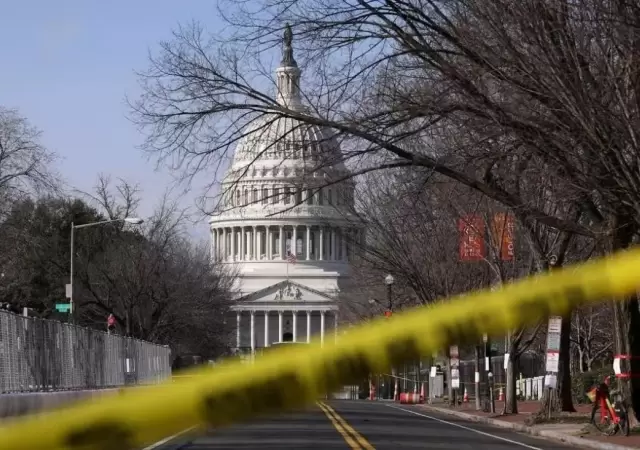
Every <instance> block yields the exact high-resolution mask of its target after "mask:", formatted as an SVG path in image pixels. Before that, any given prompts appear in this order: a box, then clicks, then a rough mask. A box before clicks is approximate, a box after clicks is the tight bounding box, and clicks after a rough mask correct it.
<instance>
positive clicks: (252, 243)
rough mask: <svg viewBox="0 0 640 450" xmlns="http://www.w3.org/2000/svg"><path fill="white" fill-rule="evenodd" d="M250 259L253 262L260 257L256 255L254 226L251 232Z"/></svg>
mask: <svg viewBox="0 0 640 450" xmlns="http://www.w3.org/2000/svg"><path fill="white" fill-rule="evenodd" d="M251 259H253V260H255V261H257V260H258V259H260V255H258V227H256V226H255V225H254V227H253V231H252V232H251Z"/></svg>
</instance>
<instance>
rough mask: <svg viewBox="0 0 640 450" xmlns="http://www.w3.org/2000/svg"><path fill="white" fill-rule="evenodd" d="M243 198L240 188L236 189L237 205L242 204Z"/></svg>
mask: <svg viewBox="0 0 640 450" xmlns="http://www.w3.org/2000/svg"><path fill="white" fill-rule="evenodd" d="M240 202H241V198H240V189H236V206H240V204H241V203H240Z"/></svg>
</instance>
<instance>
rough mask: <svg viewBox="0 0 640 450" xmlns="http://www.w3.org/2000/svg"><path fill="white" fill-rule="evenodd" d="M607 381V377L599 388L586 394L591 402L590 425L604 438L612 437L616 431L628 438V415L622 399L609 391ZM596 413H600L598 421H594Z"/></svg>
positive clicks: (619, 394)
mask: <svg viewBox="0 0 640 450" xmlns="http://www.w3.org/2000/svg"><path fill="white" fill-rule="evenodd" d="M609 380H610V378H609V377H607V378H605V380H604V382H603V383H601V384H600V386H596V387H594V388H593V389H591V390H590V391H589V392H588V393H587V396H588V397H589V399H590V400H591V401H592V402H593V409H592V410H591V424H593V426H594V427H595V428H596V429H597V430H598V431H600V432H601V433H602V434H604V435H606V436H613V435H614V434H616V433H617V432H618V431H621V432H622V434H623V435H625V436H629V431H630V430H629V415H628V413H627V408H626V406H625V401H624V397H623V396H622V393H621V392H620V391H618V390H609ZM612 400H613V402H612ZM598 411H600V420H596V413H597V412H598Z"/></svg>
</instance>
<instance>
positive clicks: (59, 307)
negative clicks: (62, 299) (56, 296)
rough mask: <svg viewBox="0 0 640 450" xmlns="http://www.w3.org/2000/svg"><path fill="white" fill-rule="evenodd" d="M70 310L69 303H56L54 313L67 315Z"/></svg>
mask: <svg viewBox="0 0 640 450" xmlns="http://www.w3.org/2000/svg"><path fill="white" fill-rule="evenodd" d="M70 310H71V303H56V311H58V312H62V313H68V312H69V311H70Z"/></svg>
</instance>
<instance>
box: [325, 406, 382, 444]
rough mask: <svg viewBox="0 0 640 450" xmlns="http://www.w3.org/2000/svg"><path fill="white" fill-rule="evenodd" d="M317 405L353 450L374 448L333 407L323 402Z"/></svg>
mask: <svg viewBox="0 0 640 450" xmlns="http://www.w3.org/2000/svg"><path fill="white" fill-rule="evenodd" d="M318 406H319V407H320V409H321V410H322V412H324V413H325V415H326V416H327V417H328V418H329V420H330V421H331V423H332V424H333V426H334V427H335V429H336V430H338V433H340V435H342V437H343V438H344V440H345V441H346V442H347V444H349V446H350V447H351V448H352V449H353V450H376V449H375V447H374V446H373V445H371V444H370V443H369V441H367V440H366V439H365V438H364V437H363V436H362V435H361V434H360V433H358V432H357V431H356V430H355V429H354V428H353V427H352V426H351V425H349V423H347V421H346V420H344V419H343V418H342V417H341V416H340V415H339V414H338V413H337V412H336V410H335V409H333V408H332V407H331V406H329V405H327V404H326V403H323V402H318Z"/></svg>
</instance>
